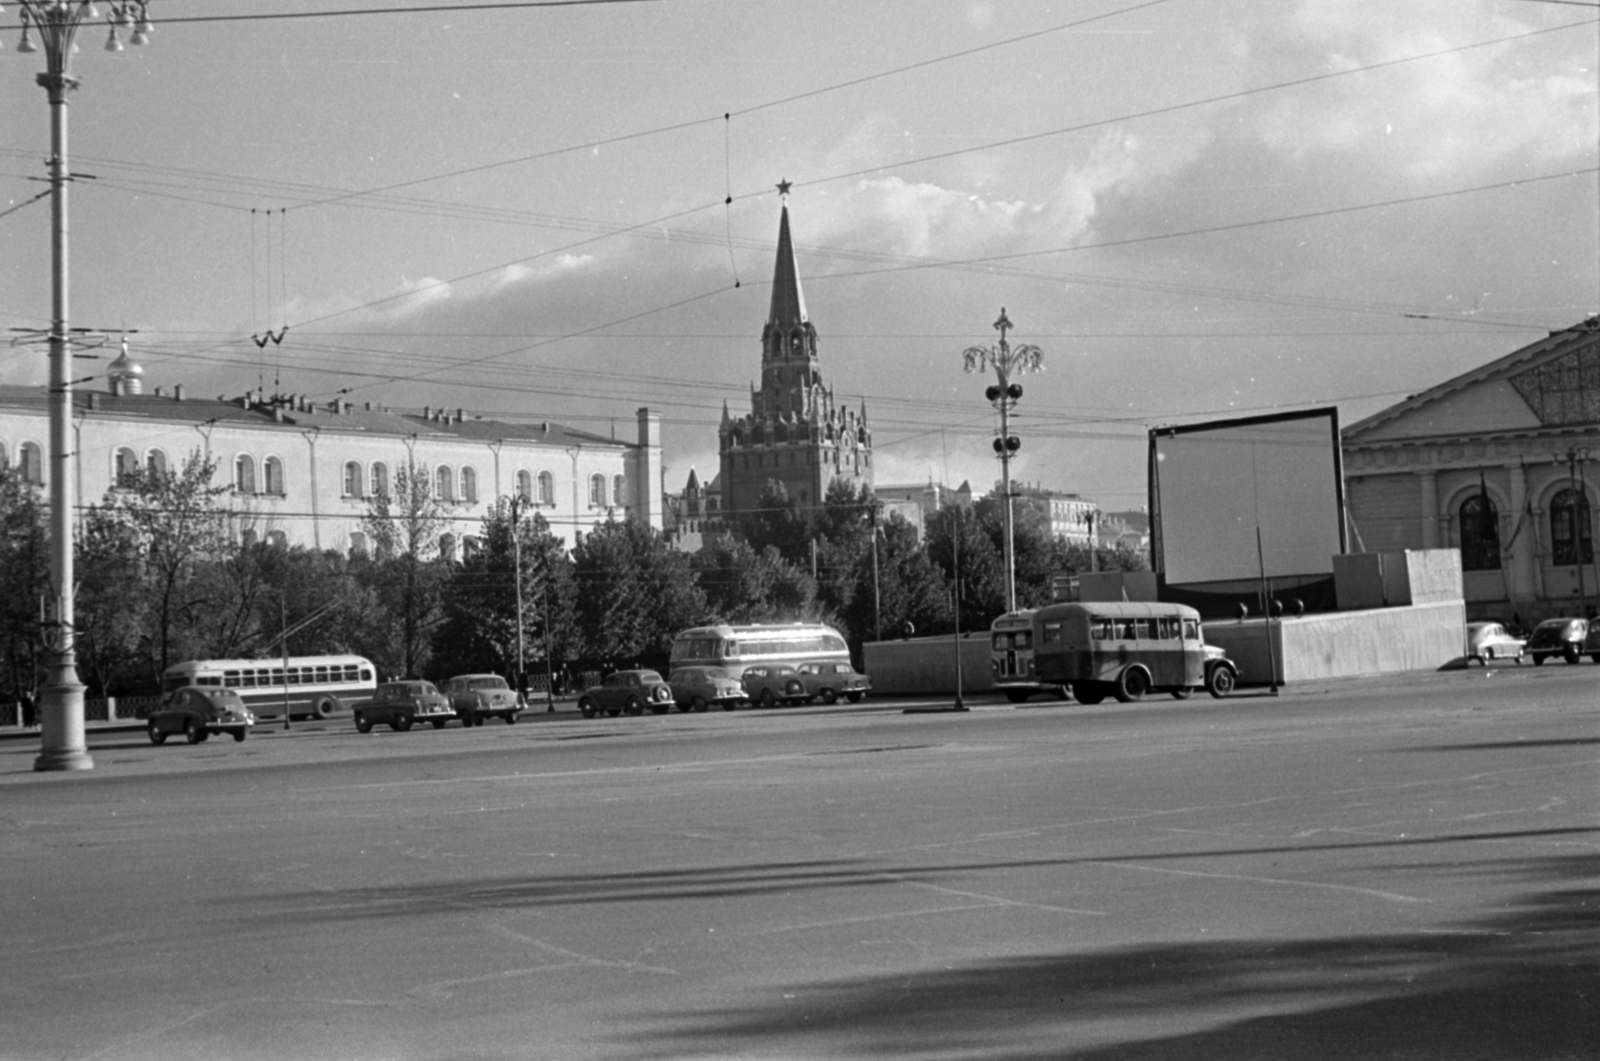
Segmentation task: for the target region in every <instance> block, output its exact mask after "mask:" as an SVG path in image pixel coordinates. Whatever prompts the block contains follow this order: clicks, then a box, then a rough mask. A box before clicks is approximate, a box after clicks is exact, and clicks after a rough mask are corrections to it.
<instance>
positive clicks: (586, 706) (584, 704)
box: [578, 696, 600, 718]
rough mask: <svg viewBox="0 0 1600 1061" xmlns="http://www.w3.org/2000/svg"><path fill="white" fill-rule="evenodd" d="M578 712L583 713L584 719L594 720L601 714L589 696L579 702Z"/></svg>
mask: <svg viewBox="0 0 1600 1061" xmlns="http://www.w3.org/2000/svg"><path fill="white" fill-rule="evenodd" d="M578 710H579V711H581V712H583V717H584V718H593V717H594V716H596V715H598V714H599V713H600V712H599V711H598V710H597V709H596V708H595V706H594V701H593V700H591V699H589V698H588V697H587V696H586V697H584V698H583V699H582V700H579V701H578Z"/></svg>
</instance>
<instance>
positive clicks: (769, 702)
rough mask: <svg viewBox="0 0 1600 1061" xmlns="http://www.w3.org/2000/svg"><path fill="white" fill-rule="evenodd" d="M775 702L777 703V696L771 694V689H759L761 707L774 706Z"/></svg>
mask: <svg viewBox="0 0 1600 1061" xmlns="http://www.w3.org/2000/svg"><path fill="white" fill-rule="evenodd" d="M777 704H778V698H777V697H776V696H774V695H772V690H771V689H763V690H761V706H762V707H776V706H777Z"/></svg>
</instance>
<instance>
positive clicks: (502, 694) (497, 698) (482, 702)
mask: <svg viewBox="0 0 1600 1061" xmlns="http://www.w3.org/2000/svg"><path fill="white" fill-rule="evenodd" d="M441 692H443V693H444V695H445V697H446V698H447V699H449V701H450V707H451V709H453V710H454V711H455V713H456V714H457V715H458V716H459V717H460V719H461V724H462V725H463V726H465V727H467V728H469V729H470V728H471V727H473V726H481V725H483V724H484V722H485V721H486V720H488V719H491V718H503V719H505V720H506V725H508V726H509V725H511V724H512V723H513V722H515V721H516V720H517V715H518V714H520V713H521V711H522V704H520V703H519V702H518V701H517V694H516V692H515V691H513V690H512V688H511V686H509V685H507V684H506V680H505V679H504V678H502V677H500V675H498V674H458V675H456V676H455V677H454V678H451V679H450V680H449V681H447V682H445V683H444V688H443V689H442V690H441Z"/></svg>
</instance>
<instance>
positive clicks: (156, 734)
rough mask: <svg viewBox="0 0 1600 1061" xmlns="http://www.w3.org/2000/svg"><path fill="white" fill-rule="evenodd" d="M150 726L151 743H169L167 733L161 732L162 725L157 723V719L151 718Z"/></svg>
mask: <svg viewBox="0 0 1600 1061" xmlns="http://www.w3.org/2000/svg"><path fill="white" fill-rule="evenodd" d="M149 728H150V743H151V744H165V743H167V735H166V734H165V733H163V732H161V726H160V725H159V724H157V722H156V720H155V719H151V720H150V727H149Z"/></svg>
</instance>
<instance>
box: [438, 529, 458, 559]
mask: <svg viewBox="0 0 1600 1061" xmlns="http://www.w3.org/2000/svg"><path fill="white" fill-rule="evenodd" d="M439 558H440V559H441V560H445V561H448V562H449V563H452V564H453V563H455V560H456V536H455V535H454V534H441V535H439Z"/></svg>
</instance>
